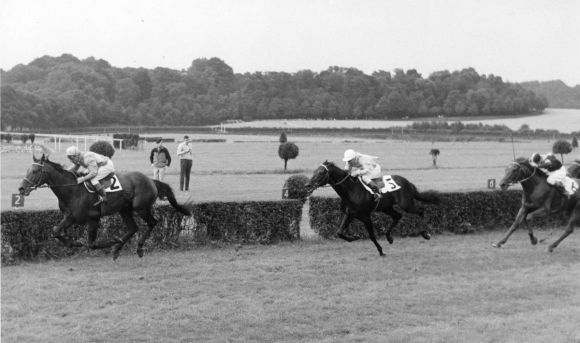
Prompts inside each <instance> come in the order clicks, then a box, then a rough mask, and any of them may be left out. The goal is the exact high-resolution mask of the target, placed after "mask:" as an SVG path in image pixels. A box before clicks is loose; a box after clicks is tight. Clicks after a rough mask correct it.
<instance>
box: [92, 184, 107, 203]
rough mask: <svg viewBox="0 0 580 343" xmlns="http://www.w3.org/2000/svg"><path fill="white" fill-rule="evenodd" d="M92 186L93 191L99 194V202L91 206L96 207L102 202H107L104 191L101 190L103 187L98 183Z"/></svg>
mask: <svg viewBox="0 0 580 343" xmlns="http://www.w3.org/2000/svg"><path fill="white" fill-rule="evenodd" d="M94 186H95V190H96V191H97V193H99V201H97V202H96V203H94V204H93V206H97V205H98V204H100V203H102V202H107V193H105V189H104V188H103V185H101V184H100V183H97V184H96V185H94Z"/></svg>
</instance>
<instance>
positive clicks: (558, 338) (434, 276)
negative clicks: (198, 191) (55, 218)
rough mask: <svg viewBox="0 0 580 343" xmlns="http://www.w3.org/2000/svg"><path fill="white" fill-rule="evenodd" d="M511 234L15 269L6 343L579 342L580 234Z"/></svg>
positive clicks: (234, 249)
mask: <svg viewBox="0 0 580 343" xmlns="http://www.w3.org/2000/svg"><path fill="white" fill-rule="evenodd" d="M560 233H561V232H556V233H555V235H559V234H560ZM502 234H503V232H492V233H485V234H476V235H466V236H454V235H437V236H434V237H433V239H432V240H431V241H424V240H422V239H420V238H405V239H396V240H395V243H394V245H391V246H389V245H388V244H386V242H385V241H384V240H382V241H381V243H382V244H383V245H386V250H385V252H386V254H387V256H386V257H385V258H380V257H378V256H377V255H376V251H375V249H374V247H373V246H372V244H371V243H370V242H369V241H368V240H363V241H358V242H354V243H346V242H343V241H316V240H314V241H303V242H298V243H294V244H290V243H286V244H280V245H273V246H243V247H240V246H228V247H225V248H199V249H194V250H189V251H157V252H153V253H149V254H147V255H145V257H144V258H143V259H141V260H140V259H138V258H137V257H136V255H135V254H134V253H133V252H128V251H126V252H125V254H124V255H122V256H121V258H120V259H119V261H118V263H114V262H113V261H112V260H111V257H110V256H103V255H102V252H98V253H95V254H94V255H92V256H87V257H83V258H78V259H65V260H62V261H53V262H45V263H34V264H22V265H17V266H10V267H3V268H2V342H29V343H33V342H42V343H47V342H59V343H65V342H75V343H76V342H579V341H580V326H578V318H580V292H579V291H578V290H579V287H580V234H578V233H576V234H573V235H572V236H570V237H569V238H568V239H567V240H566V241H564V242H563V243H562V245H561V246H560V247H559V248H558V249H557V250H556V252H554V253H553V254H548V253H547V252H546V245H538V246H531V245H530V244H529V240H528V237H527V234H526V232H525V231H524V230H522V231H518V232H516V234H514V236H512V239H511V240H510V241H509V242H508V244H507V245H506V246H505V247H504V248H502V249H495V248H492V247H491V246H490V243H491V242H493V241H496V240H497V239H498V238H499V237H500V236H501V235H502ZM545 235H547V233H546V232H538V236H539V237H544V236H545ZM553 239H555V237H554V236H552V237H550V240H553Z"/></svg>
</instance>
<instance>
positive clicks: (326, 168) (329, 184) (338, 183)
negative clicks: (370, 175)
mask: <svg viewBox="0 0 580 343" xmlns="http://www.w3.org/2000/svg"><path fill="white" fill-rule="evenodd" d="M320 166H321V167H322V168H324V170H326V182H325V184H327V185H328V186H330V187H334V186H338V185H340V184H341V183H343V182H344V181H346V180H347V179H348V178H349V176H350V175H348V173H347V174H346V176H345V177H343V178H342V179H341V180H340V181H338V182H336V183H331V182H330V171H329V170H328V167H327V166H325V165H324V163H323V164H321V165H320ZM323 187H326V185H325V186H323Z"/></svg>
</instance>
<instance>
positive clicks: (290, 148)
mask: <svg viewBox="0 0 580 343" xmlns="http://www.w3.org/2000/svg"><path fill="white" fill-rule="evenodd" d="M298 151H299V149H298V146H297V145H296V144H294V143H291V142H286V143H282V144H280V146H279V147H278V156H280V158H281V159H283V160H284V170H286V166H287V165H288V160H290V159H294V158H296V157H297V156H298Z"/></svg>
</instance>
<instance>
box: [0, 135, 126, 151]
mask: <svg viewBox="0 0 580 343" xmlns="http://www.w3.org/2000/svg"><path fill="white" fill-rule="evenodd" d="M0 133H1V134H2V135H8V134H9V135H12V141H11V143H12V144H11V145H12V148H20V149H24V150H25V151H30V149H31V148H30V147H27V146H26V144H24V145H17V144H16V143H18V142H21V138H20V137H21V136H22V135H25V134H32V132H30V133H24V132H22V133H21V132H5V131H2V132H0ZM96 141H106V142H109V143H111V144H112V145H113V146H115V145H117V146H118V148H117V149H120V150H123V148H124V147H123V140H122V139H116V138H113V137H111V136H105V135H59V134H44V133H38V134H37V133H34V143H35V144H42V145H44V146H46V147H49V148H53V149H54V150H55V151H56V152H60V151H63V150H66V148H67V147H69V146H71V145H76V146H77V147H79V149H81V150H83V151H87V150H88V149H89V147H90V146H91V144H92V143H94V142H96ZM115 142H117V143H115ZM9 150H15V149H11V147H10V146H9V145H7V144H6V142H4V141H3V142H2V152H7V151H9ZM16 150H18V149H16Z"/></svg>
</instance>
